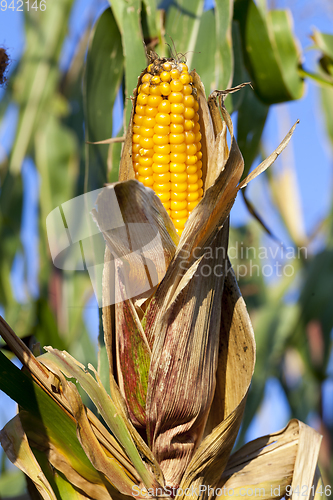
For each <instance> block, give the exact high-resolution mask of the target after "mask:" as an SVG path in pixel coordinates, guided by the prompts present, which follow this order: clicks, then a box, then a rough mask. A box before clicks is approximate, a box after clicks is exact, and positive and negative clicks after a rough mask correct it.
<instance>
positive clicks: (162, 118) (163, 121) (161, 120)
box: [155, 113, 170, 125]
mask: <svg viewBox="0 0 333 500" xmlns="http://www.w3.org/2000/svg"><path fill="white" fill-rule="evenodd" d="M155 120H156V123H157V124H158V125H170V115H169V114H168V113H157V115H156V116H155Z"/></svg>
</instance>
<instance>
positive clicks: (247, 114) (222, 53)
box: [0, 0, 333, 498]
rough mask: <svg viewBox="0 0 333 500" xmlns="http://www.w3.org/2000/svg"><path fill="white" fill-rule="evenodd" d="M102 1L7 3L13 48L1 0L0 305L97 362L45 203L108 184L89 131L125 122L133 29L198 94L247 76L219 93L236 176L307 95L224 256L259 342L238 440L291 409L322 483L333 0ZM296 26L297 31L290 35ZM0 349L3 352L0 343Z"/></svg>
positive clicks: (330, 365)
mask: <svg viewBox="0 0 333 500" xmlns="http://www.w3.org/2000/svg"><path fill="white" fill-rule="evenodd" d="M12 3H13V2H12ZM32 3H33V2H30V4H32ZM16 4H17V2H14V4H13V5H14V6H15V5H16ZM110 4H111V7H110V6H109V4H108V3H107V2H104V1H93V0H86V1H85V2H83V1H79V0H77V1H74V0H57V1H55V0H46V9H45V10H42V9H41V8H40V5H41V2H37V3H36V5H37V6H38V8H37V9H35V10H34V9H30V10H29V11H28V10H27V6H26V5H25V7H24V13H23V14H22V16H21V15H20V14H19V12H14V11H13V9H12V10H11V12H10V15H12V16H19V15H20V16H21V17H20V19H21V21H20V23H21V24H20V28H19V29H20V30H21V31H20V36H21V37H22V40H24V50H23V53H22V54H21V55H20V57H18V58H16V56H15V51H16V50H17V48H15V47H13V46H12V42H11V43H10V44H9V43H7V41H6V39H4V38H3V35H2V25H3V26H4V24H3V23H4V22H5V17H4V14H6V20H8V19H9V17H8V16H9V14H8V12H9V5H10V1H9V0H8V2H6V9H5V8H4V7H5V2H1V3H0V45H1V46H2V47H4V48H5V49H6V50H7V52H8V54H9V57H10V58H11V61H10V66H9V71H8V75H7V76H8V81H7V83H6V84H5V86H4V87H3V89H2V90H1V94H0V99H1V100H0V120H1V125H0V312H1V314H2V315H3V316H4V318H5V319H6V321H7V322H8V323H9V324H10V325H11V327H12V328H13V330H14V331H15V332H16V334H17V335H18V336H19V337H20V338H22V339H23V340H24V342H25V343H27V345H29V347H32V346H33V344H36V343H37V342H38V343H40V345H41V346H44V345H52V346H53V347H55V348H57V349H61V350H63V349H64V350H66V351H68V352H70V353H71V354H72V355H73V356H74V357H75V358H76V359H78V360H80V361H81V362H82V363H83V364H85V365H87V364H88V363H91V364H92V365H94V366H97V344H98V341H99V342H100V344H101V353H100V359H99V362H100V363H103V359H105V356H106V355H105V346H103V338H102V335H101V326H99V321H98V319H99V318H98V316H99V312H98V307H97V303H96V299H95V297H94V294H93V290H92V286H91V282H90V279H89V276H88V273H87V272H82V271H66V270H61V269H57V268H56V267H55V266H54V265H53V263H52V259H51V256H50V252H49V247H48V239H47V232H46V217H47V215H48V214H49V213H50V212H51V211H52V210H53V209H54V208H56V207H58V206H59V205H60V204H61V203H64V202H65V201H68V200H70V199H72V198H74V197H75V196H78V195H80V194H82V193H84V192H88V191H91V190H94V189H98V188H100V187H102V186H103V185H104V184H105V183H106V182H114V181H116V180H117V176H118V165H119V158H120V151H121V143H114V144H111V145H106V144H103V145H88V144H87V141H90V142H94V141H100V140H104V139H107V138H109V137H111V136H115V135H118V136H119V137H121V136H122V135H123V132H124V129H123V124H127V123H128V120H129V115H130V112H131V101H130V100H129V97H130V96H131V95H132V92H133V89H134V87H135V86H136V84H137V78H138V75H139V74H140V73H141V71H142V70H143V68H144V67H145V66H146V59H145V50H144V46H143V43H142V40H143V39H144V40H145V43H146V45H147V46H148V47H151V48H153V49H154V50H156V52H157V53H158V54H159V55H161V56H163V55H166V56H169V54H170V52H169V50H170V47H171V49H172V51H173V52H175V51H177V52H178V53H182V54H185V55H186V58H187V64H188V66H189V68H190V69H192V68H195V69H196V70H197V72H198V73H199V74H200V76H201V78H202V81H203V83H204V85H205V88H206V93H207V96H208V94H209V93H210V91H212V90H214V89H225V88H227V87H234V86H236V85H239V84H240V83H243V82H249V81H251V82H252V85H253V88H254V90H252V89H251V88H250V87H246V88H245V89H242V90H241V91H239V92H237V93H234V94H231V95H229V96H228V98H227V99H226V106H227V109H228V111H229V112H230V113H231V116H232V119H233V121H234V123H235V124H236V127H235V128H236V135H237V141H238V144H239V147H240V149H241V152H242V154H243V156H244V159H245V170H246V172H245V173H244V176H245V174H246V173H247V172H248V171H249V170H250V169H251V168H253V167H254V166H256V165H257V164H258V163H259V162H260V161H261V158H262V157H265V153H266V151H271V150H272V149H274V148H275V147H276V146H277V145H278V143H279V142H280V139H281V138H282V136H283V135H285V133H286V132H287V130H288V129H289V128H290V126H289V125H290V123H291V122H293V121H295V120H294V118H295V119H296V118H302V117H301V116H295V113H297V112H298V111H301V110H303V111H302V113H303V112H304V108H301V103H302V102H306V103H309V102H310V103H312V105H313V107H312V108H310V109H309V108H307V109H306V112H304V116H305V121H306V120H307V119H308V120H309V121H313V122H312V123H311V125H312V128H310V127H309V124H306V123H304V125H303V123H302V121H301V123H300V125H299V126H298V128H297V130H296V133H295V136H294V138H293V140H292V144H291V146H289V149H288V150H287V151H286V152H285V153H284V154H283V155H282V156H281V159H280V160H279V161H278V162H277V163H276V165H274V167H273V168H272V169H271V170H268V171H267V172H266V174H265V175H264V176H263V179H261V181H260V182H258V183H257V184H256V185H255V186H254V187H252V186H251V187H250V188H249V189H246V190H245V192H244V196H243V199H242V200H240V201H238V202H237V204H236V206H235V208H234V209H233V212H232V216H231V224H232V226H231V241H230V244H229V251H230V252H231V255H230V256H231V259H232V262H233V265H234V267H235V270H236V274H237V272H238V278H239V284H240V288H241V291H242V294H243V296H244V298H245V301H246V304H247V307H248V309H249V312H250V315H251V319H252V322H253V325H254V331H255V336H256V342H257V363H256V368H255V372H254V377H253V380H252V386H251V390H250V394H249V397H248V400H247V406H246V411H245V418H244V421H243V425H242V428H241V431H240V435H239V438H238V441H237V446H240V445H241V444H243V443H244V442H246V440H247V437H248V435H249V434H248V433H249V432H252V435H255V434H256V432H258V433H260V434H264V433H265V432H272V431H275V430H277V429H275V428H273V427H272V426H273V425H274V419H275V418H277V416H276V415H277V414H279V413H280V421H279V423H278V427H279V428H280V427H282V426H283V425H285V423H286V422H287V420H288V419H289V418H291V417H296V418H298V419H300V420H302V421H304V422H306V423H309V424H310V425H312V426H313V427H315V428H316V429H317V430H318V431H319V432H320V433H321V434H323V436H324V439H323V443H322V448H321V454H320V461H319V465H320V467H321V471H322V474H323V479H324V482H325V484H330V485H331V484H332V482H333V463H332V445H333V403H332V400H333V349H332V345H333V343H332V339H333V336H332V328H333V307H332V297H333V197H332V196H331V192H332V172H331V171H328V169H326V170H323V169H324V165H323V164H324V161H323V158H326V159H327V158H328V160H327V164H330V166H331V165H332V164H333V7H332V4H331V3H330V1H329V0H328V1H327V2H324V1H321V2H316V6H314V5H312V2H310V1H309V2H296V1H295V2H282V1H279V0H277V1H271V2H267V4H266V2H265V0H258V1H257V2H254V1H253V0H235V1H232V0H215V2H214V3H213V2H204V1H203V0H178V1H163V2H156V1H155V0H143V1H142V2H141V1H140V0H128V1H125V0H117V1H114V2H110ZM124 5H125V9H124ZM287 7H290V8H291V11H287V10H286V8H287ZM2 8H3V10H2ZM5 10H6V11H7V12H5ZM292 17H293V19H292ZM317 19H319V22H321V21H322V22H323V26H325V28H324V32H321V27H320V26H317V27H316V20H317ZM6 22H7V21H6ZM293 24H294V26H293ZM330 26H331V29H329V27H330ZM298 31H299V32H301V33H302V34H303V35H304V33H306V34H307V35H311V37H312V38H310V37H308V38H307V42H306V44H303V39H302V44H301V43H300V42H298V41H297V39H296V35H295V33H297V32H298ZM303 38H304V39H305V37H303ZM167 44H169V45H167ZM13 54H14V55H13ZM309 95H310V96H312V98H311V100H310V99H308V96H309ZM313 96H315V97H313ZM305 99H307V100H306V101H305ZM287 103H288V104H287ZM298 104H299V106H298ZM297 106H298V107H297ZM304 106H308V105H307V104H306V105H304ZM123 111H124V113H123ZM302 127H303V128H302ZM315 129H316V133H314V130H315ZM309 130H310V131H311V133H312V135H311V136H310V137H309V135H306V131H307V133H309ZM318 138H320V140H319V139H318ZM294 141H295V142H294ZM293 142H294V144H293ZM1 143H2V144H1ZM323 147H325V148H326V150H325V152H324V154H323V152H322V151H321V150H322V148H323ZM304 151H311V154H310V153H309V154H306V153H304ZM298 153H299V154H298ZM304 178H306V182H305V180H304ZM323 199H324V201H323ZM318 206H319V207H321V208H320V209H319V208H318ZM323 207H324V208H323ZM324 209H325V210H324ZM233 214H234V216H233ZM0 342H2V341H0ZM0 347H1V348H3V352H4V353H5V354H6V355H7V356H10V353H9V351H8V350H6V348H5V347H4V343H1V344H0ZM274 388H275V389H274ZM276 388H277V389H276ZM273 390H275V392H276V391H277V393H278V396H276V395H275V397H274V398H272V394H271V392H272V391H273ZM272 402H273V404H272ZM270 403H271V404H270ZM0 404H1V407H0V420H1V422H0V423H1V426H3V425H4V423H5V422H6V421H7V420H8V419H9V418H10V417H11V416H12V413H11V412H14V411H15V407H14V405H13V404H12V403H10V402H9V399H8V398H6V397H5V395H4V394H3V393H1V394H0ZM274 404H275V405H276V407H275V408H274ZM281 408H282V409H284V413H283V411H282V410H281ZM255 437H256V435H255ZM0 461H1V463H0V498H7V497H13V498H15V497H17V496H19V495H22V494H24V492H25V480H24V475H23V473H21V472H20V471H16V470H14V469H13V468H12V467H11V465H10V464H9V462H8V461H7V459H6V458H5V456H4V454H1V455H0Z"/></svg>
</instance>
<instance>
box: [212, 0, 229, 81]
mask: <svg viewBox="0 0 333 500" xmlns="http://www.w3.org/2000/svg"><path fill="white" fill-rule="evenodd" d="M232 15H233V2H232V0H216V1H215V21H216V56H215V57H216V60H215V62H216V66H215V75H216V76H215V79H216V87H217V88H218V89H221V90H224V89H226V88H228V87H230V84H231V82H232V76H233V55H232V40H231V23H232Z"/></svg>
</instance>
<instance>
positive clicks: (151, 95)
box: [132, 58, 203, 235]
mask: <svg viewBox="0 0 333 500" xmlns="http://www.w3.org/2000/svg"><path fill="white" fill-rule="evenodd" d="M198 109H199V104H198V101H197V99H196V89H195V88H194V86H193V81H192V77H191V75H190V74H189V72H188V68H187V66H186V64H184V63H179V62H177V61H175V60H174V59H165V58H162V59H155V61H154V62H153V63H151V64H150V65H149V66H148V68H147V69H146V71H145V72H144V74H143V75H142V77H141V80H140V82H139V85H138V91H137V99H136V105H135V113H134V118H133V137H132V160H133V168H134V171H135V176H136V179H138V180H139V181H140V182H142V183H143V184H144V185H145V186H148V187H150V188H152V189H153V190H154V191H155V193H156V194H157V196H159V198H160V200H161V202H162V203H163V205H164V207H165V209H166V210H167V212H168V214H169V216H170V217H171V219H172V221H173V223H174V225H175V228H176V230H177V233H178V234H179V235H181V233H182V231H183V229H184V226H185V223H186V221H187V219H188V216H189V214H190V213H191V211H192V210H193V208H194V207H195V206H196V205H197V204H198V203H199V201H200V200H201V198H202V196H203V189H202V187H203V182H202V161H201V158H202V152H201V133H200V124H199V114H198Z"/></svg>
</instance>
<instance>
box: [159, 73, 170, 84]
mask: <svg viewBox="0 0 333 500" xmlns="http://www.w3.org/2000/svg"><path fill="white" fill-rule="evenodd" d="M160 79H161V81H162V82H170V80H171V75H170V73H169V71H162V73H161V74H160Z"/></svg>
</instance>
